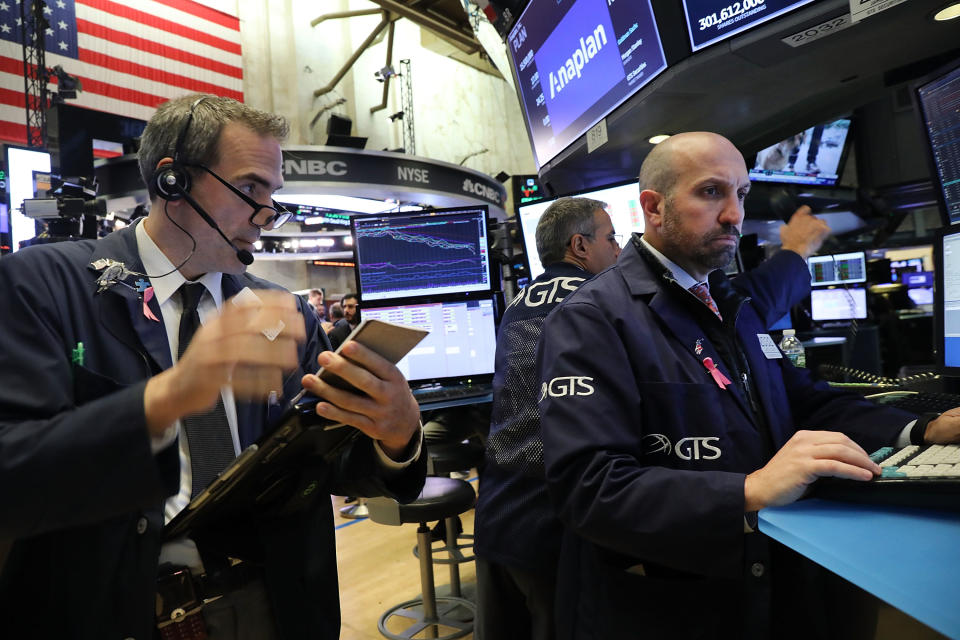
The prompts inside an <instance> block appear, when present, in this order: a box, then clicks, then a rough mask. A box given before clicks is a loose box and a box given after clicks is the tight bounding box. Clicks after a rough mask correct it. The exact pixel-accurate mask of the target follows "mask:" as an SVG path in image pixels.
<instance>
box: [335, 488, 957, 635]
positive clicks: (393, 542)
mask: <svg viewBox="0 0 960 640" xmlns="http://www.w3.org/2000/svg"><path fill="white" fill-rule="evenodd" d="M471 484H472V485H473V488H474V489H475V490H476V489H477V482H476V476H475V475H474V476H473V477H471ZM331 501H332V505H333V509H334V510H335V511H334V514H335V522H336V526H337V532H336V535H337V564H338V568H339V573H340V607H341V611H342V619H343V622H342V624H341V630H340V638H341V640H383V638H384V636H383V635H381V634H380V632H379V631H378V629H377V621H378V619H379V618H380V615H381V614H382V613H383V612H384V611H386V610H387V609H389V608H390V607H392V606H393V605H395V604H399V603H401V602H403V601H406V600H412V599H413V598H416V597H418V596H419V595H420V565H419V561H418V560H417V558H416V557H414V555H413V547H414V546H415V545H416V541H417V525H414V524H405V525H402V526H399V527H391V526H387V525H381V524H377V523H375V522H373V521H371V520H367V519H364V520H347V519H346V518H343V517H341V516H340V514H339V510H340V509H341V508H342V507H343V506H344V503H343V498H340V497H336V496H334V497H332V500H331ZM461 520H462V522H463V530H464V532H466V533H473V510H470V511H468V512H467V513H465V514H463V516H462V517H461ZM433 573H434V581H435V583H436V585H437V591H438V593H439V594H440V595H443V594H444V593H446V592H447V591H446V589H447V585H449V582H450V578H449V569H448V567H447V566H446V565H436V564H435V565H434V572H433ZM460 580H461V583H462V589H463V593H464V596H465V597H467V598H468V599H470V600H472V601H474V602H476V598H475V590H476V568H475V564H474V563H473V562H467V563H463V564H461V565H460ZM390 630H391V631H393V632H394V633H399V632H400V629H398V628H396V626H391V627H390ZM416 637H417V638H422V637H424V636H423V635H422V634H421V635H418V636H416ZM875 637H876V640H901V639H902V638H910V639H911V640H939V639H944V640H945V637H944V636H942V635H940V634H939V633H937V632H935V631H933V630H932V629H930V628H929V627H926V626H924V625H922V624H921V623H919V622H917V621H916V620H914V619H913V618H911V617H910V616H907V615H906V614H904V613H902V612H900V611H898V610H896V609H894V608H892V607H890V606H889V605H885V604H883V605H881V609H880V620H879V625H878V629H877V634H876V636H875ZM464 638H466V639H467V640H472V639H473V634H468V635H466V636H464Z"/></svg>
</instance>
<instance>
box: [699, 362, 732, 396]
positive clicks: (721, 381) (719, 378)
mask: <svg viewBox="0 0 960 640" xmlns="http://www.w3.org/2000/svg"><path fill="white" fill-rule="evenodd" d="M703 366H704V367H706V368H707V371H709V372H710V375H711V376H712V377H713V381H714V382H716V383H717V386H718V387H720V388H721V389H726V388H727V385H728V384H731V383H730V379H729V378H727V376H725V375H723V372H722V371H720V369H717V365H715V364H713V358H709V357H708V358H704V359H703Z"/></svg>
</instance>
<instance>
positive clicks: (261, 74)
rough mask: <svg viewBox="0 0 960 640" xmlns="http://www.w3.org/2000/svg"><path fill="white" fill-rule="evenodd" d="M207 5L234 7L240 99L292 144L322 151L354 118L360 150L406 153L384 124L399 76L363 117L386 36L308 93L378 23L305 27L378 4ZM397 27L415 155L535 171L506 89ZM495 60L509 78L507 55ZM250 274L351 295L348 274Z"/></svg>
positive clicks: (273, 0)
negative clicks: (263, 113) (333, 121)
mask: <svg viewBox="0 0 960 640" xmlns="http://www.w3.org/2000/svg"><path fill="white" fill-rule="evenodd" d="M204 4H208V5H210V6H214V7H215V8H218V9H220V10H221V11H224V12H226V13H232V12H233V11H231V6H232V7H235V15H237V16H238V17H239V19H240V33H241V39H242V46H243V66H244V83H243V84H244V88H243V92H244V97H245V100H246V102H247V103H248V104H251V105H253V106H255V107H258V108H261V109H266V110H269V111H274V112H276V113H281V114H283V115H284V116H286V117H287V118H288V119H289V120H290V124H291V132H290V139H289V144H291V145H295V144H323V143H324V142H325V141H326V126H327V120H328V119H329V116H330V114H331V113H335V114H338V115H342V116H345V117H348V118H350V119H351V120H353V135H357V136H364V137H367V138H368V141H367V147H366V148H367V149H371V150H381V149H396V148H398V147H402V146H403V123H402V122H401V121H399V120H398V121H397V122H391V121H390V120H389V117H388V116H390V114H393V113H396V112H397V111H400V110H401V106H402V105H401V94H400V78H394V79H393V80H392V81H391V83H390V91H389V96H388V101H387V107H386V108H385V109H382V110H380V111H377V112H376V113H373V114H371V113H370V108H371V107H373V106H375V105H378V104H380V102H381V98H382V91H383V85H382V84H381V83H379V82H377V80H376V78H375V76H374V73H375V72H376V71H377V70H379V69H380V68H381V67H383V66H384V64H385V63H386V43H387V30H386V29H384V31H383V34H382V37H381V39H380V41H379V42H378V43H376V44H374V45H373V46H371V47H370V48H369V49H368V50H367V51H366V52H364V54H363V55H362V56H361V57H360V58H359V59H358V60H357V62H356V64H354V66H353V68H352V69H351V70H350V71H348V72H347V74H346V75H345V76H344V77H343V79H342V80H341V81H340V82H339V83H338V84H337V85H336V86H335V87H334V90H333V91H331V92H330V93H328V94H326V95H324V96H321V97H318V98H315V97H314V95H313V92H314V91H315V90H316V89H318V88H320V87H323V86H325V85H327V84H328V83H329V82H330V81H331V80H332V78H333V77H334V76H335V75H336V73H337V71H338V70H339V69H340V67H341V66H342V65H343V64H344V62H345V61H346V60H347V59H348V58H349V57H350V56H351V54H352V53H353V52H354V50H355V49H356V48H357V47H358V46H359V45H360V43H362V42H363V40H364V39H366V37H367V35H368V34H369V33H370V32H371V30H373V29H374V27H375V26H376V25H377V24H378V23H379V21H380V16H379V15H372V16H363V17H353V18H349V19H337V20H327V21H324V22H322V23H321V24H319V25H318V26H317V27H311V26H310V21H311V20H313V19H314V18H316V17H318V16H319V15H321V14H322V13H334V12H340V11H354V10H364V9H375V8H376V5H374V4H373V3H371V2H368V1H367V0H322V1H321V2H316V1H308V0H205V1H204ZM395 29H396V31H395V35H394V49H393V60H392V64H393V67H394V69H395V70H397V71H400V60H402V59H404V58H409V59H410V61H411V67H412V75H413V98H414V119H415V137H416V152H417V155H418V156H425V157H429V158H435V159H437V160H443V161H446V162H451V163H454V164H460V162H461V161H462V160H463V159H464V158H465V157H466V156H468V155H470V154H474V153H476V152H478V151H480V150H482V149H487V151H486V152H484V153H482V154H480V155H474V156H473V157H471V158H469V159H468V160H466V162H464V164H463V166H466V167H470V168H472V169H476V170H478V171H482V172H484V173H487V174H489V175H496V174H497V173H499V172H500V171H505V172H507V173H508V174H519V173H535V172H536V165H535V163H534V160H533V153H532V151H531V149H530V145H529V141H528V138H527V133H526V130H525V128H524V126H523V120H522V115H521V112H520V105H519V101H518V99H517V96H516V93H515V91H514V89H513V85H512V83H511V82H508V81H506V80H504V79H503V78H500V77H496V76H493V75H490V74H487V73H483V72H481V71H479V70H477V69H475V68H473V67H470V66H468V65H465V64H462V63H460V62H457V61H455V60H453V59H451V58H447V57H446V56H443V55H439V54H437V53H434V52H433V51H431V50H429V49H426V48H424V47H423V46H422V44H421V30H420V28H419V27H418V26H417V25H415V24H413V23H412V22H410V21H408V20H405V19H400V20H398V21H397V22H396V27H395ZM491 32H492V27H489V25H486V26H485V33H484V34H483V35H484V36H485V37H484V41H485V42H486V43H488V46H491V45H490V44H489V43H491V42H492V43H493V45H497V44H498V39H497V38H496V35H495V33H494V36H493V38H490V37H489V36H490V33H491ZM499 44H502V43H499ZM498 53H501V54H502V53H503V52H498ZM492 57H493V59H494V61H495V62H498V63H499V64H501V65H503V67H504V68H503V69H502V71H503V73H505V74H509V68H508V67H506V65H505V64H504V61H505V60H506V57H505V55H494V56H492ZM340 98H345V99H346V102H345V103H344V104H342V105H339V106H337V107H335V108H332V109H328V110H326V111H324V113H323V114H322V115H321V116H320V117H319V118H317V119H316V121H315V122H313V121H314V117H315V116H316V114H317V113H318V112H319V111H320V110H321V109H323V108H324V107H326V106H328V105H331V104H333V103H334V102H335V101H336V100H338V99H340ZM311 123H313V124H312V125H311ZM358 195H359V194H358ZM261 262H262V264H261ZM251 271H252V272H254V273H257V275H261V276H263V277H267V278H269V279H271V280H274V281H276V282H278V283H280V284H282V285H284V286H286V287H288V288H290V289H306V288H308V287H316V286H322V287H325V288H327V289H328V290H329V289H333V290H334V291H337V290H342V289H343V288H344V287H346V289H343V290H349V289H352V288H353V285H352V270H350V269H337V270H334V271H335V272H334V271H330V272H324V271H320V270H317V269H312V268H311V269H307V268H306V267H305V266H301V265H298V266H294V265H293V264H289V263H269V262H267V261H260V262H258V263H255V265H254V266H253V267H252V268H251Z"/></svg>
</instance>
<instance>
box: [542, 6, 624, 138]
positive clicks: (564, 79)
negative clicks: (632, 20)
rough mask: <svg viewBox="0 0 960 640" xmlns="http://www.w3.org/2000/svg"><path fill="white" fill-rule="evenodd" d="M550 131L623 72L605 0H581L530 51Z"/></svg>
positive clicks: (592, 100) (591, 101)
mask: <svg viewBox="0 0 960 640" xmlns="http://www.w3.org/2000/svg"><path fill="white" fill-rule="evenodd" d="M534 58H535V60H536V64H537V71H538V72H539V74H540V86H541V87H542V89H543V95H544V98H546V106H547V111H548V112H549V114H550V128H551V129H552V130H553V132H554V135H556V134H558V133H560V132H562V131H563V130H564V129H566V128H567V127H568V126H570V125H571V124H572V123H573V122H574V121H575V120H576V119H577V118H579V117H580V116H581V115H582V114H583V113H584V112H585V111H586V110H587V108H588V107H589V106H592V105H593V104H594V103H595V102H596V101H597V100H598V99H599V98H601V97H602V96H603V95H604V94H606V93H607V91H609V90H610V89H612V88H613V87H615V86H616V85H617V84H618V83H619V82H620V81H622V80H623V79H624V77H625V75H626V74H625V73H624V71H623V63H622V62H621V61H620V51H619V48H618V47H617V44H616V36H615V35H614V31H613V24H612V23H611V21H610V14H609V13H608V12H607V9H606V1H605V0H580V1H579V2H577V4H576V5H574V6H573V7H572V8H571V9H570V10H569V11H568V12H567V15H566V16H564V18H563V20H561V21H560V24H558V25H557V27H556V29H554V31H553V33H552V34H551V35H550V38H549V39H548V40H547V41H546V42H544V43H543V46H541V47H540V50H539V51H537V52H536V54H535V55H534Z"/></svg>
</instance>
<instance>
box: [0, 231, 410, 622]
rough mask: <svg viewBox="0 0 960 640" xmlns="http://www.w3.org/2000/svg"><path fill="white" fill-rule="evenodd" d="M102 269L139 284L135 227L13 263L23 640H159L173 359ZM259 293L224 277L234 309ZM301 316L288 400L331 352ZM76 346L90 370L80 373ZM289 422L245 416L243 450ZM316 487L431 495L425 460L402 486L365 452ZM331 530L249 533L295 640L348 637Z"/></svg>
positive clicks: (6, 518) (252, 408)
mask: <svg viewBox="0 0 960 640" xmlns="http://www.w3.org/2000/svg"><path fill="white" fill-rule="evenodd" d="M99 258H112V259H114V260H119V261H121V262H123V263H124V264H125V265H127V266H128V268H130V269H132V270H134V271H138V272H142V271H143V267H142V264H141V262H140V259H139V256H138V253H137V247H136V238H135V234H134V229H133V227H130V228H128V229H124V230H122V231H119V232H116V233H113V234H111V235H110V236H108V237H106V238H104V239H103V240H100V241H78V242H63V243H58V244H53V245H45V246H41V247H33V248H29V249H25V250H23V251H20V252H18V253H16V254H13V255H11V256H7V257H4V258H3V259H2V260H0V299H2V300H3V301H4V307H5V308H4V311H3V313H2V314H0V380H2V382H0V486H2V487H3V489H2V491H0V538H13V539H15V542H14V544H13V546H12V548H11V550H10V555H9V557H8V559H7V562H6V565H5V566H4V567H3V570H2V574H0V613H2V614H4V615H3V617H4V618H5V619H6V620H8V621H12V624H13V627H14V629H16V628H18V625H22V628H23V635H22V637H58V638H64V637H71V638H108V637H116V638H121V637H124V638H125V637H135V638H149V637H151V636H152V633H153V631H152V627H153V605H154V589H155V580H156V574H157V562H158V554H159V549H160V544H161V534H162V527H163V515H162V506H163V503H164V501H165V499H166V498H167V497H168V496H170V495H172V494H174V493H176V491H177V490H178V488H179V480H180V468H179V456H178V448H177V446H176V444H174V445H172V446H170V447H169V448H167V449H165V450H164V451H163V452H161V453H159V454H157V455H153V454H152V453H151V451H150V443H149V438H148V436H147V431H146V423H145V417H144V412H143V391H144V387H145V385H146V381H147V379H148V378H149V377H150V376H152V375H154V374H156V373H158V372H160V371H162V370H164V369H167V368H168V367H170V366H171V362H170V349H169V346H168V344H167V339H166V333H165V330H164V327H163V324H162V318H161V315H160V313H159V308H157V307H156V306H155V302H154V303H153V304H154V308H153V311H154V315H155V316H156V317H157V318H161V322H156V321H153V320H149V319H147V318H146V317H145V316H144V314H143V308H142V303H141V301H140V299H139V297H138V295H137V294H136V292H134V291H132V290H131V289H129V288H127V287H124V286H122V285H115V286H113V287H111V288H110V289H108V290H107V291H104V292H103V293H99V294H98V293H96V290H97V286H96V284H95V280H96V278H97V276H98V275H99V272H97V271H95V270H94V269H93V268H92V267H90V266H89V265H90V263H92V262H94V261H95V260H97V259H99ZM133 279H135V278H131V280H133ZM247 286H249V287H251V288H254V289H256V288H275V289H276V288H279V287H277V286H276V285H272V284H270V283H268V282H266V281H264V280H261V279H258V278H255V277H253V276H250V275H246V274H244V275H240V276H232V275H227V274H224V276H223V280H222V287H223V294H224V299H226V298H229V297H230V296H232V295H234V294H236V293H237V292H239V291H240V290H241V289H243V288H244V287H247ZM297 304H298V306H299V309H300V311H301V314H302V315H303V318H304V322H305V324H306V329H307V336H308V339H307V342H306V344H304V345H301V346H300V349H299V360H300V363H299V367H298V368H297V370H296V371H294V372H292V373H290V375H289V376H288V377H287V378H286V379H285V381H284V389H283V395H284V397H286V398H289V397H292V396H293V395H294V394H296V393H297V392H298V391H299V388H300V378H301V377H302V375H303V374H304V372H306V371H314V370H315V369H316V366H317V364H316V357H317V355H318V353H319V352H320V351H322V350H324V349H327V348H329V345H328V343H327V340H326V336H325V335H324V333H323V331H319V330H318V324H317V320H316V316H315V314H314V313H313V312H312V311H311V310H310V309H309V307H307V306H306V305H305V303H303V301H302V300H299V299H298V300H297ZM79 342H82V343H83V346H84V362H83V365H82V366H80V365H78V364H72V363H71V353H72V351H73V349H74V348H75V347H76V346H77V344H78V343H79ZM281 408H282V407H281V406H280V405H273V406H272V407H271V406H268V405H267V404H265V403H238V406H237V418H238V431H239V437H240V441H241V446H242V447H246V446H247V445H249V444H251V443H253V442H254V441H256V439H257V438H258V437H259V436H260V435H261V434H262V433H263V430H264V428H265V427H266V425H267V424H269V421H270V419H271V418H272V417H275V416H276V415H278V414H279V412H280V409H281ZM318 473H320V477H321V480H323V481H324V486H325V490H324V491H318V492H317V493H318V495H320V496H321V497H325V494H327V493H338V494H343V495H383V494H386V495H391V496H394V497H397V498H399V499H412V498H414V497H415V496H416V495H417V494H418V493H419V491H420V488H421V486H422V481H423V476H424V473H425V456H424V455H421V458H420V459H419V460H418V461H417V462H416V463H415V464H413V465H411V466H410V467H408V468H407V469H406V470H405V471H403V472H402V473H395V472H394V473H392V474H391V473H388V472H386V471H385V470H384V469H382V467H381V465H380V464H379V463H378V462H377V461H376V458H375V453H374V451H373V447H372V443H371V441H370V440H369V439H367V438H362V439H359V440H357V441H355V443H354V445H353V446H352V447H350V448H349V449H348V450H347V451H345V452H344V454H343V455H342V456H341V457H340V458H339V459H338V460H337V461H336V463H335V464H332V465H327V466H322V467H321V468H320V469H319V471H318ZM332 525H333V517H332V514H331V509H330V505H329V503H328V502H327V501H326V499H318V501H317V502H316V503H315V504H314V505H313V507H312V508H310V509H308V510H306V511H304V512H301V513H297V514H294V515H285V516H276V517H272V518H263V519H261V520H257V521H255V522H251V523H249V524H248V526H247V527H244V529H243V530H238V531H236V536H237V538H238V539H240V538H242V539H243V541H244V542H243V544H244V545H247V546H249V545H254V546H256V547H257V548H259V549H260V550H261V552H262V556H261V558H260V559H261V560H262V562H263V564H264V568H265V573H266V581H267V587H268V592H269V593H270V596H271V605H272V606H273V609H274V612H275V613H276V617H277V622H278V624H279V626H280V628H281V631H282V632H283V634H284V636H285V637H296V638H300V637H310V638H317V637H321V638H336V637H337V636H338V634H339V622H340V617H339V600H338V588H337V573H336V562H335V557H334V554H335V545H334V536H333V526H332ZM18 621H19V622H18ZM6 631H12V630H11V629H10V628H7V629H6ZM13 635H16V633H13Z"/></svg>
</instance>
